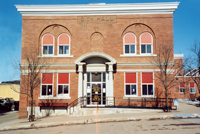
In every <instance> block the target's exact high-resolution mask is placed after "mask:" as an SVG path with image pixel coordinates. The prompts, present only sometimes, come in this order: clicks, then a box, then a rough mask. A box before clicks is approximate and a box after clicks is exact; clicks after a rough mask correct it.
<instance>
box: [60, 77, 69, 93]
mask: <svg viewBox="0 0 200 134" xmlns="http://www.w3.org/2000/svg"><path fill="white" fill-rule="evenodd" d="M57 90H58V91H57V93H58V95H69V73H58V89H57Z"/></svg>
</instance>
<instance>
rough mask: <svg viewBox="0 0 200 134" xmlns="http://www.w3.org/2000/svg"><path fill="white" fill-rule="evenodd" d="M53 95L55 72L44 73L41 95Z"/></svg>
mask: <svg viewBox="0 0 200 134" xmlns="http://www.w3.org/2000/svg"><path fill="white" fill-rule="evenodd" d="M52 95H53V73H43V74H42V91H41V96H52Z"/></svg>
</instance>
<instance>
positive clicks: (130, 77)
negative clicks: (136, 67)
mask: <svg viewBox="0 0 200 134" xmlns="http://www.w3.org/2000/svg"><path fill="white" fill-rule="evenodd" d="M126 83H136V73H126Z"/></svg>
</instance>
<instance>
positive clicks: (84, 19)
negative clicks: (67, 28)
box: [77, 15, 117, 30]
mask: <svg viewBox="0 0 200 134" xmlns="http://www.w3.org/2000/svg"><path fill="white" fill-rule="evenodd" d="M77 21H78V23H79V24H81V26H82V29H83V30H84V29H86V27H87V24H88V23H107V24H108V28H109V29H111V28H112V23H116V22H117V16H115V15H108V16H107V15H106V16H78V17H77Z"/></svg>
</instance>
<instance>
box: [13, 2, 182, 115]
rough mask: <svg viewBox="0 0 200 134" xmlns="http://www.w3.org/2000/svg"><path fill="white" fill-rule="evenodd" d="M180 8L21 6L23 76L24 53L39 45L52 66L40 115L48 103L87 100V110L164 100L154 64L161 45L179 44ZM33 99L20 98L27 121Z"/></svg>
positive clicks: (43, 85) (160, 5)
mask: <svg viewBox="0 0 200 134" xmlns="http://www.w3.org/2000/svg"><path fill="white" fill-rule="evenodd" d="M178 4H179V2H171V3H138V4H103V3H100V4H88V5H16V7H17V9H18V11H19V12H20V13H21V14H22V58H21V66H22V68H21V69H22V71H26V69H27V68H26V66H27V65H26V59H25V58H24V57H23V53H25V51H27V50H29V49H32V48H33V46H37V48H38V49H39V54H38V56H37V57H38V58H43V59H47V60H49V61H51V64H52V65H51V66H50V67H49V68H48V73H47V72H41V78H42V77H43V76H44V75H45V77H47V76H48V77H49V79H48V80H44V81H43V80H41V86H40V87H38V89H37V91H38V92H39V93H38V92H37V93H35V95H34V100H35V103H34V104H35V108H36V111H37V108H38V107H39V106H38V103H40V102H41V101H43V100H45V99H53V100H61V101H62V102H65V103H70V102H72V101H74V100H75V99H77V98H78V97H82V96H86V97H87V102H86V106H95V105H97V103H96V102H95V101H94V99H95V98H96V99H97V100H101V101H99V103H98V105H102V106H105V105H112V104H113V100H112V98H113V97H121V98H122V99H124V100H126V99H127V98H130V97H132V98H142V97H147V98H148V97H149V98H156V97H163V96H164V94H162V95H161V96H157V95H158V91H157V90H156V89H159V91H164V89H163V88H162V87H158V82H159V81H158V80H157V79H156V78H154V77H155V73H157V72H159V69H157V68H156V66H155V64H154V63H153V62H151V61H152V57H156V56H157V52H156V48H158V47H159V45H160V44H161V43H163V42H165V43H168V44H172V45H173V13H174V12H175V10H176V9H177V6H178ZM171 57H174V55H173V54H171ZM171 62H174V61H173V60H172V61H171ZM23 75H24V74H23V73H22V74H21V76H23ZM172 75H173V73H172ZM173 92H174V89H172V90H171V91H170V93H171V94H170V97H174V96H173ZM106 97H107V98H108V97H110V98H111V99H109V100H108V101H105V100H104V99H105V98H106ZM28 100H29V99H28V97H27V96H26V95H23V94H21V95H20V109H19V118H23V117H27V107H29V106H30V105H29V104H28Z"/></svg>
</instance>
